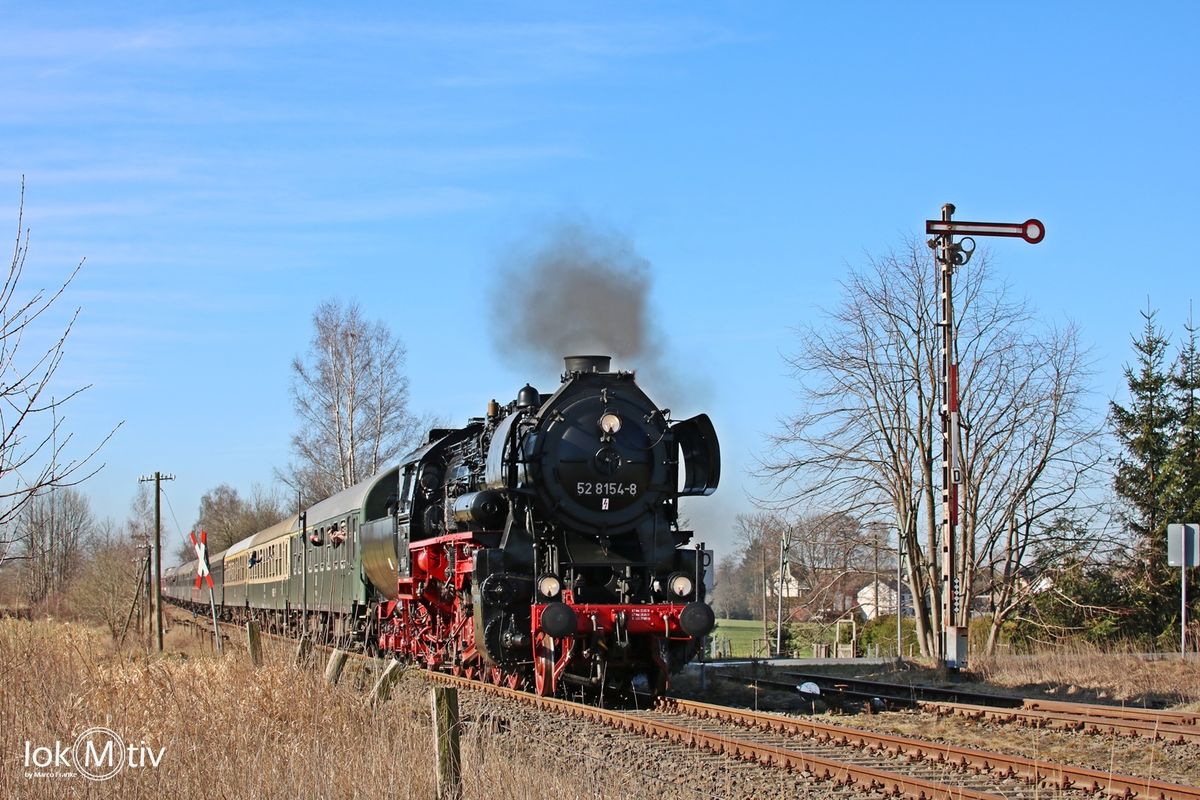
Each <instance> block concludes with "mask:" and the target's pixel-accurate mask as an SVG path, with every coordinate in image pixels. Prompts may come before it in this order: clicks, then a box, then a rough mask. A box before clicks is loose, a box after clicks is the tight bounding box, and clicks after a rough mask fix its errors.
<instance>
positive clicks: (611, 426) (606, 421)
mask: <svg viewBox="0 0 1200 800" xmlns="http://www.w3.org/2000/svg"><path fill="white" fill-rule="evenodd" d="M600 430H602V431H604V432H605V433H607V434H608V435H609V436H612V435H613V434H615V433H616V432H617V431H619V430H621V418H620V417H618V416H617V415H616V414H614V413H613V412H611V411H605V412H604V414H602V415H601V416H600Z"/></svg>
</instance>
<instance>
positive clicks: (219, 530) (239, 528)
mask: <svg viewBox="0 0 1200 800" xmlns="http://www.w3.org/2000/svg"><path fill="white" fill-rule="evenodd" d="M285 508H286V504H285V503H284V501H283V498H282V497H281V496H280V494H279V493H278V492H275V491H272V490H270V489H267V488H264V487H263V486H261V485H259V484H255V485H254V486H253V487H252V488H251V491H250V496H249V497H242V496H241V494H239V493H238V490H237V489H235V488H233V487H232V486H230V485H229V484H227V483H223V484H221V485H220V486H217V487H216V488H214V489H210V490H209V491H207V492H205V493H204V495H203V496H202V497H201V498H200V509H199V511H198V512H197V515H196V522H195V523H194V524H193V526H192V527H193V528H195V530H197V531H200V530H203V531H205V532H206V533H207V534H208V551H209V552H210V553H219V552H221V551H222V550H226V549H228V548H229V547H230V546H231V545H233V544H236V543H237V542H240V541H241V540H242V539H245V538H246V537H247V536H251V535H253V534H255V533H258V532H259V531H261V530H263V529H264V528H269V527H270V526H272V525H274V524H275V523H276V522H279V521H280V520H281V519H283V518H284V517H285V516H286V515H287V511H286V510H285ZM179 555H180V557H181V558H182V559H183V560H184V561H190V560H191V559H193V558H195V557H196V553H195V550H193V548H192V546H191V544H190V542H188V543H184V544H182V545H180V550H179Z"/></svg>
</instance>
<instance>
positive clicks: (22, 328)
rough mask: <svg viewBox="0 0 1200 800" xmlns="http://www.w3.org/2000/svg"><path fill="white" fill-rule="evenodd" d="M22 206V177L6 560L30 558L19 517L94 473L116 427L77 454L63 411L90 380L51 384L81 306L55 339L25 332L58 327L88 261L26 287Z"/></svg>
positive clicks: (2, 420)
mask: <svg viewBox="0 0 1200 800" xmlns="http://www.w3.org/2000/svg"><path fill="white" fill-rule="evenodd" d="M24 211H25V186H24V182H22V184H21V201H20V205H19V207H18V212H17V235H16V242H15V244H14V246H13V253H12V258H11V259H10V261H9V265H8V272H7V274H6V275H5V276H4V279H3V283H2V285H0V564H3V563H4V562H5V561H7V560H9V559H11V558H24V557H25V555H24V554H22V553H20V552H19V548H14V547H13V545H14V544H15V543H16V541H17V539H18V538H19V533H18V531H17V526H15V525H14V524H13V523H14V522H15V521H16V520H17V519H18V518H20V516H21V513H22V511H23V510H24V509H25V507H26V506H27V505H29V504H30V503H31V502H33V500H34V498H35V497H38V496H41V495H44V494H45V493H46V492H47V491H49V490H51V489H55V488H61V487H67V486H74V485H76V484H79V483H80V482H82V481H84V480H86V479H87V478H89V477H90V476H92V475H94V474H95V473H96V472H97V471H98V470H99V469H100V468H101V467H102V466H103V465H95V464H94V461H95V457H96V455H97V453H98V452H99V451H100V448H101V447H103V446H104V444H105V443H106V442H107V441H108V440H109V439H110V438H111V437H112V435H113V433H115V431H116V428H114V429H113V430H112V431H110V432H109V433H108V435H107V436H105V437H104V438H103V439H102V440H101V441H100V442H99V444H97V445H96V446H95V447H93V448H92V449H91V451H90V452H88V453H87V454H86V455H83V456H77V457H73V456H71V452H72V450H73V445H72V439H73V435H72V434H71V433H69V432H68V431H67V430H66V428H65V427H64V417H63V411H64V410H65V409H66V406H67V404H68V403H69V402H70V401H71V400H72V399H74V398H75V397H76V396H78V395H79V394H80V393H81V392H83V391H84V390H86V389H87V388H88V387H87V386H82V387H79V388H76V389H72V390H69V391H67V392H66V394H64V395H61V396H53V395H51V394H50V391H51V389H50V387H51V386H52V385H53V384H54V381H55V375H56V374H57V372H58V368H59V366H60V365H61V363H62V359H63V356H64V352H65V347H66V343H67V339H68V337H69V336H70V334H71V329H72V327H73V326H74V324H75V320H76V319H77V318H78V316H79V311H80V309H78V308H76V309H75V311H74V313H72V314H71V315H70V317H69V319H68V320H67V321H66V322H65V323H64V325H63V327H62V328H61V329H59V332H58V333H54V334H53V335H52V336H51V337H50V341H51V343H50V344H49V345H47V346H44V347H38V346H37V345H32V344H31V345H30V346H26V344H27V337H28V339H29V340H30V342H32V341H36V340H37V339H39V338H41V337H43V336H45V335H46V330H45V328H46V326H47V324H49V325H50V326H51V327H52V328H53V325H54V323H52V322H51V319H52V317H53V316H54V309H55V308H56V302H57V301H58V300H59V299H60V298H61V297H62V296H63V294H64V293H65V292H66V290H67V288H68V287H69V286H70V285H71V282H72V281H73V280H74V279H75V276H76V275H78V274H79V270H80V269H82V268H83V262H82V261H81V262H80V263H79V264H78V265H76V266H75V268H74V269H73V270H71V271H70V272H69V273H68V274H67V276H66V278H65V279H64V280H63V281H62V282H61V283H60V284H59V285H58V286H57V287H55V288H51V289H35V290H33V291H31V292H30V291H27V290H25V289H24V288H23V286H22V282H21V278H22V276H23V273H24V270H25V259H26V256H27V255H28V253H29V231H28V230H27V229H26V228H25V227H24ZM31 347H32V348H33V349H32V350H31V349H30V348H31ZM117 427H120V426H119V425H118V426H117Z"/></svg>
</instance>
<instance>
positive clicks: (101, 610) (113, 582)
mask: <svg viewBox="0 0 1200 800" xmlns="http://www.w3.org/2000/svg"><path fill="white" fill-rule="evenodd" d="M141 556H142V551H140V550H139V549H138V547H137V546H136V545H135V544H134V543H133V542H132V541H131V540H130V538H129V537H127V536H122V535H118V534H117V533H116V532H115V530H114V528H113V526H112V524H111V523H109V522H107V521H106V522H104V523H101V524H100V526H99V531H98V533H97V535H96V537H95V539H94V540H93V541H92V543H91V545H90V547H89V554H88V559H87V563H86V564H85V565H84V567H83V568H82V570H81V571H80V574H79V576H78V578H77V579H76V580H75V581H74V582H73V583H72V585H71V588H70V595H71V597H72V598H73V602H72V603H71V605H70V608H71V609H72V610H73V612H74V613H75V614H76V615H78V616H79V617H80V618H82V619H84V620H87V621H89V622H94V623H97V624H99V625H103V626H104V627H105V629H106V630H108V632H109V634H110V635H111V636H112V637H113V639H114V640H116V639H117V637H118V636H119V635H120V632H121V628H122V627H123V625H124V622H125V619H126V618H127V616H128V614H129V608H130V604H131V603H133V602H134V595H135V594H136V593H137V592H138V591H139V590H140V587H141V584H140V583H139V581H138V579H139V576H140V573H141V570H140V566H141Z"/></svg>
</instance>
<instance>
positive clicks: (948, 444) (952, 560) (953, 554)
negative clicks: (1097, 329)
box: [897, 203, 1046, 670]
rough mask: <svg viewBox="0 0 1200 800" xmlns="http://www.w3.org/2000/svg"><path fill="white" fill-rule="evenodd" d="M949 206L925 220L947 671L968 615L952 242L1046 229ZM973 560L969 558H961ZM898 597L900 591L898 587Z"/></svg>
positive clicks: (958, 260) (960, 654)
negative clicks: (962, 218)
mask: <svg viewBox="0 0 1200 800" xmlns="http://www.w3.org/2000/svg"><path fill="white" fill-rule="evenodd" d="M954 211H955V208H954V205H953V204H952V203H947V204H946V205H944V206H942V218H941V219H930V220H925V232H926V233H927V234H934V238H933V239H930V240H929V246H930V247H932V248H934V252H935V256H934V257H935V260H936V261H937V264H938V269H939V273H940V277H941V298H940V299H941V311H942V319H941V323H940V324H941V326H942V359H941V361H942V363H941V383H942V409H941V416H942V524H941V532H942V535H941V551H942V553H941V555H942V608H941V612H942V636H941V638H940V641H939V642H938V645H939V647H938V660H939V662H940V663H941V664H942V666H944V667H946V668H947V669H950V670H959V669H962V668H963V667H965V666H966V665H967V631H968V628H967V625H968V622H969V619H970V610H969V609H966V608H960V607H959V606H960V603H959V588H960V587H959V586H958V585H957V576H958V570H957V568H956V567H957V564H956V562H957V560H958V553H957V547H956V545H957V542H956V537H957V531H958V510H959V496H960V487H961V486H962V484H963V470H962V457H961V456H962V454H961V453H960V447H961V434H960V424H959V402H958V401H959V395H958V392H959V386H958V360H957V359H958V348H957V328H956V326H955V321H954V269H955V267H961V266H963V265H965V264H966V263H967V262H968V261H970V260H971V254H972V253H973V252H974V247H972V248H971V249H969V250H967V249H964V248H963V247H962V245H961V244H960V243H958V242H955V241H954V237H955V236H964V237H967V239H968V240H969V241H971V244H972V245H974V241H973V240H971V239H970V237H972V236H1001V237H1010V238H1020V239H1024V240H1025V241H1027V242H1029V243H1030V244H1037V243H1038V242H1040V241H1042V239H1044V238H1045V237H1046V226H1045V225H1043V224H1042V223H1041V222H1040V221H1039V220H1036V219H1029V220H1026V221H1025V222H956V221H954V218H953V217H954ZM964 555H965V556H966V557H972V555H973V554H969V553H968V554H964ZM897 592H899V587H897Z"/></svg>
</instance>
